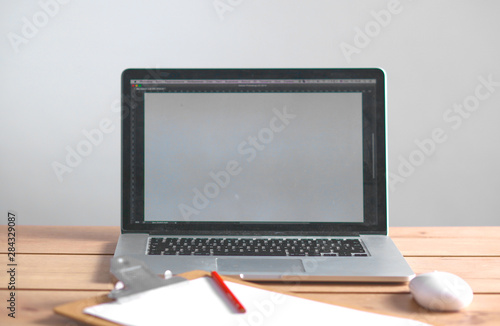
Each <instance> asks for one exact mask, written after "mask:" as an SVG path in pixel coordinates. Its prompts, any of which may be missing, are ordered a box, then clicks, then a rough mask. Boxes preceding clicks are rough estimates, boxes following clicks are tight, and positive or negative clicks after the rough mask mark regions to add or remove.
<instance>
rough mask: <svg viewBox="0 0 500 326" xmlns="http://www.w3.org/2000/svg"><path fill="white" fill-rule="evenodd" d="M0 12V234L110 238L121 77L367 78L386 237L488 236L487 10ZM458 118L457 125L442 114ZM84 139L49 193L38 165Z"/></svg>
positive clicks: (118, 8) (490, 53)
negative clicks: (179, 72) (285, 70)
mask: <svg viewBox="0 0 500 326" xmlns="http://www.w3.org/2000/svg"><path fill="white" fill-rule="evenodd" d="M0 6H1V10H0V34H1V35H2V37H1V38H0V98H1V99H2V102H1V116H2V120H1V121H2V124H1V127H0V139H1V141H0V155H1V156H0V157H1V160H2V162H1V170H0V177H1V178H0V216H4V218H2V220H0V223H1V224H4V223H6V220H7V212H8V210H14V211H16V212H17V214H18V224H45V225H51V224H54V225H55V224H58V225H119V215H120V208H119V195H120V174H119V169H120V156H119V155H120V125H119V124H120V117H119V113H118V106H117V104H118V100H119V97H120V93H119V92H120V90H119V82H120V73H121V71H122V70H123V69H125V68H129V67H145V68H148V67H164V68H176V67H185V68H190V67H207V68H210V67H263V68H266V67H305V68H307V67H370V66H376V67H383V68H384V69H385V70H386V72H387V74H388V81H389V82H388V99H389V106H388V119H389V144H390V145H389V163H390V166H389V169H390V172H391V173H392V174H391V183H392V187H391V191H390V196H391V204H390V213H391V224H392V225H500V218H499V217H500V204H499V203H500V200H499V199H498V198H499V197H500V172H499V166H500V146H499V140H500V127H499V123H500V110H499V108H500V38H499V37H498V32H499V31H500V20H499V19H498V12H500V2H498V1H494V0H489V1H463V0H460V1H458V0H447V1H436V0H434V1H427V0H425V1H424V0H421V1H411V0H401V1H388V0H384V1H373V0H370V1H327V0H325V1H319V0H308V1H291V0H274V1H263V0H259V1H250V0H246V1H245V0H215V1H214V0H196V1H195V0H190V1H182V0H179V1H131V0H120V1H118V0H112V1H76V0H73V1H69V0H64V1H63V0H40V1H22V2H21V1H5V0H3V1H1V3H0ZM388 13H390V15H388ZM360 31H365V32H360ZM362 34H364V36H363V35H362ZM366 34H368V36H367V35H366ZM485 80H486V81H487V80H491V81H490V82H489V85H488V86H487V87H485V86H481V85H483V84H485ZM463 103H464V105H465V106H466V107H467V108H468V109H470V110H472V111H468V110H467V109H463V110H464V111H463V112H462V111H461V112H462V113H459V112H458V111H457V112H455V111H453V110H455V106H456V105H462V104H463ZM98 128H101V129H102V130H104V131H105V132H103V138H102V140H99V139H98V141H97V142H96V144H95V145H93V146H92V148H87V150H88V151H91V153H89V155H88V156H86V157H83V158H82V160H81V162H77V161H72V165H73V167H71V169H72V171H71V172H66V173H64V174H62V175H61V176H60V178H58V176H57V175H56V173H55V172H54V170H53V165H54V164H57V163H54V162H58V163H61V164H64V165H66V164H67V162H66V156H67V155H68V151H69V150H75V149H76V148H77V146H78V145H79V144H81V142H82V141H83V140H85V139H86V136H85V133H86V132H91V131H92V130H94V129H98ZM433 137H434V139H433V140H432V141H431V140H426V139H432V138H433ZM418 143H420V147H422V146H424V147H422V148H423V149H421V148H420V147H419V145H418ZM422 144H424V145H422Z"/></svg>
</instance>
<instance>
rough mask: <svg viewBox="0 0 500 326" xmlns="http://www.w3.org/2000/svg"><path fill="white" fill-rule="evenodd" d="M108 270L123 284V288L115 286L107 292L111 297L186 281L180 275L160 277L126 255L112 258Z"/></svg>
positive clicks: (119, 296) (128, 294)
mask: <svg viewBox="0 0 500 326" xmlns="http://www.w3.org/2000/svg"><path fill="white" fill-rule="evenodd" d="M110 272H111V274H112V275H113V276H114V277H115V278H116V279H117V280H118V281H120V282H121V283H122V284H123V288H116V287H115V289H114V290H111V292H109V294H108V297H109V298H111V299H120V298H123V297H127V296H130V295H133V294H137V293H141V292H145V291H148V290H153V289H156V288H159V287H162V286H167V285H172V284H175V283H179V282H183V281H186V279H185V278H182V277H180V276H174V277H169V278H165V279H164V278H161V277H159V276H158V275H156V274H155V273H153V272H152V271H151V270H150V269H149V268H148V267H147V266H146V264H145V263H144V262H142V261H140V260H138V259H135V258H131V257H127V256H121V257H114V258H112V259H111V269H110ZM165 274H166V275H167V273H165Z"/></svg>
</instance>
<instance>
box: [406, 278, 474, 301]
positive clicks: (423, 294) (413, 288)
mask: <svg viewBox="0 0 500 326" xmlns="http://www.w3.org/2000/svg"><path fill="white" fill-rule="evenodd" d="M410 292H411V294H412V295H413V298H414V299H415V301H417V303H418V304H420V305H421V306H422V307H424V308H427V309H429V310H435V311H457V310H460V309H462V308H465V307H467V306H468V305H469V304H470V303H471V302H472V297H473V292H472V289H471V287H470V286H469V284H467V282H465V281H464V280H463V279H461V278H460V277H459V276H457V275H455V274H451V273H447V272H431V273H425V274H420V275H418V276H416V277H415V278H413V279H412V280H411V281H410Z"/></svg>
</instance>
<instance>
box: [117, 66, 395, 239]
mask: <svg viewBox="0 0 500 326" xmlns="http://www.w3.org/2000/svg"><path fill="white" fill-rule="evenodd" d="M134 79H139V80H140V79H153V80H154V79H195V80H200V79H375V80H376V88H375V99H376V105H375V112H374V113H373V116H375V120H374V121H370V122H369V123H370V124H372V125H371V127H373V130H374V132H373V134H374V137H373V138H374V141H375V143H374V144H370V145H369V146H371V148H372V149H373V152H374V155H373V157H374V160H375V161H374V165H375V168H374V174H375V178H374V182H373V185H372V186H369V187H367V185H366V184H364V195H365V196H366V195H367V192H369V195H370V196H374V197H375V201H376V209H375V212H374V215H372V216H370V220H369V221H368V220H367V219H366V218H364V221H363V222H361V223H349V222H332V223H323V222H313V223H292V222H286V223H276V222H184V221H183V222H169V223H161V222H144V217H142V222H141V221H137V220H136V221H133V218H132V217H133V214H138V213H134V206H137V204H138V203H139V204H140V203H141V201H142V204H143V203H144V198H143V197H144V184H143V183H142V184H141V185H140V186H139V187H137V186H135V184H137V183H138V182H136V181H135V179H137V178H138V177H137V175H139V179H141V177H140V176H141V175H142V180H143V178H144V172H143V168H144V164H143V162H144V155H143V153H142V164H132V162H131V159H130V158H131V154H133V153H132V150H133V148H136V147H137V146H139V148H140V147H141V146H142V147H143V146H144V145H143V144H142V145H141V144H140V143H138V141H137V137H133V133H132V130H135V129H137V128H138V127H140V125H139V124H140V123H143V121H142V122H141V121H140V119H139V120H138V119H134V118H132V114H131V110H138V108H136V107H135V106H134V104H137V103H134V97H133V94H132V91H131V89H132V88H131V81H132V80H134ZM121 89H122V153H121V154H122V157H121V158H122V171H121V175H122V194H121V200H122V202H121V209H122V221H121V222H122V223H121V226H122V232H123V233H145V232H146V233H152V234H178V235H182V234H190V235H209V234H217V235H269V236H272V235H274V236H276V235H280V236H281V235H283V236H286V235H315V236H325V235H358V234H387V200H386V196H387V194H386V188H387V187H386V147H385V144H386V142H385V137H386V132H385V123H386V121H385V111H386V109H385V74H384V72H383V70H381V69H378V68H353V69H348V68H340V69H127V70H125V71H124V72H123V73H122V87H121ZM363 119H365V115H364V114H363ZM367 122H368V121H363V124H365V123H367ZM134 124H135V125H134ZM373 124H374V125H373ZM134 128H135V129H134ZM134 141H135V142H136V143H135V146H132V142H134ZM363 146H364V147H365V146H367V144H365V141H364V142H363ZM363 152H364V153H365V152H366V151H365V150H364V151H363ZM134 155H135V154H134ZM141 169H142V171H141ZM139 183H140V182H139ZM133 185H134V189H139V194H138V195H133V192H132V187H133ZM141 188H142V192H141V191H140V189H141ZM368 188H370V189H368ZM135 192H137V190H135V191H134V193H135ZM141 197H142V198H141ZM365 208H366V207H365Z"/></svg>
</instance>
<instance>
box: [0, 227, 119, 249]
mask: <svg viewBox="0 0 500 326" xmlns="http://www.w3.org/2000/svg"><path fill="white" fill-rule="evenodd" d="M119 235H120V228H119V227H116V226H40V225H36V226H34V225H18V226H16V252H17V253H19V254H22V253H48V254H51V253H52V254H56V253H57V254H72V253H74V254H108V255H109V254H113V253H114V251H115V247H116V243H117V241H118V236H119ZM0 244H5V245H2V246H0V253H6V252H7V251H6V250H7V226H6V225H0Z"/></svg>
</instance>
